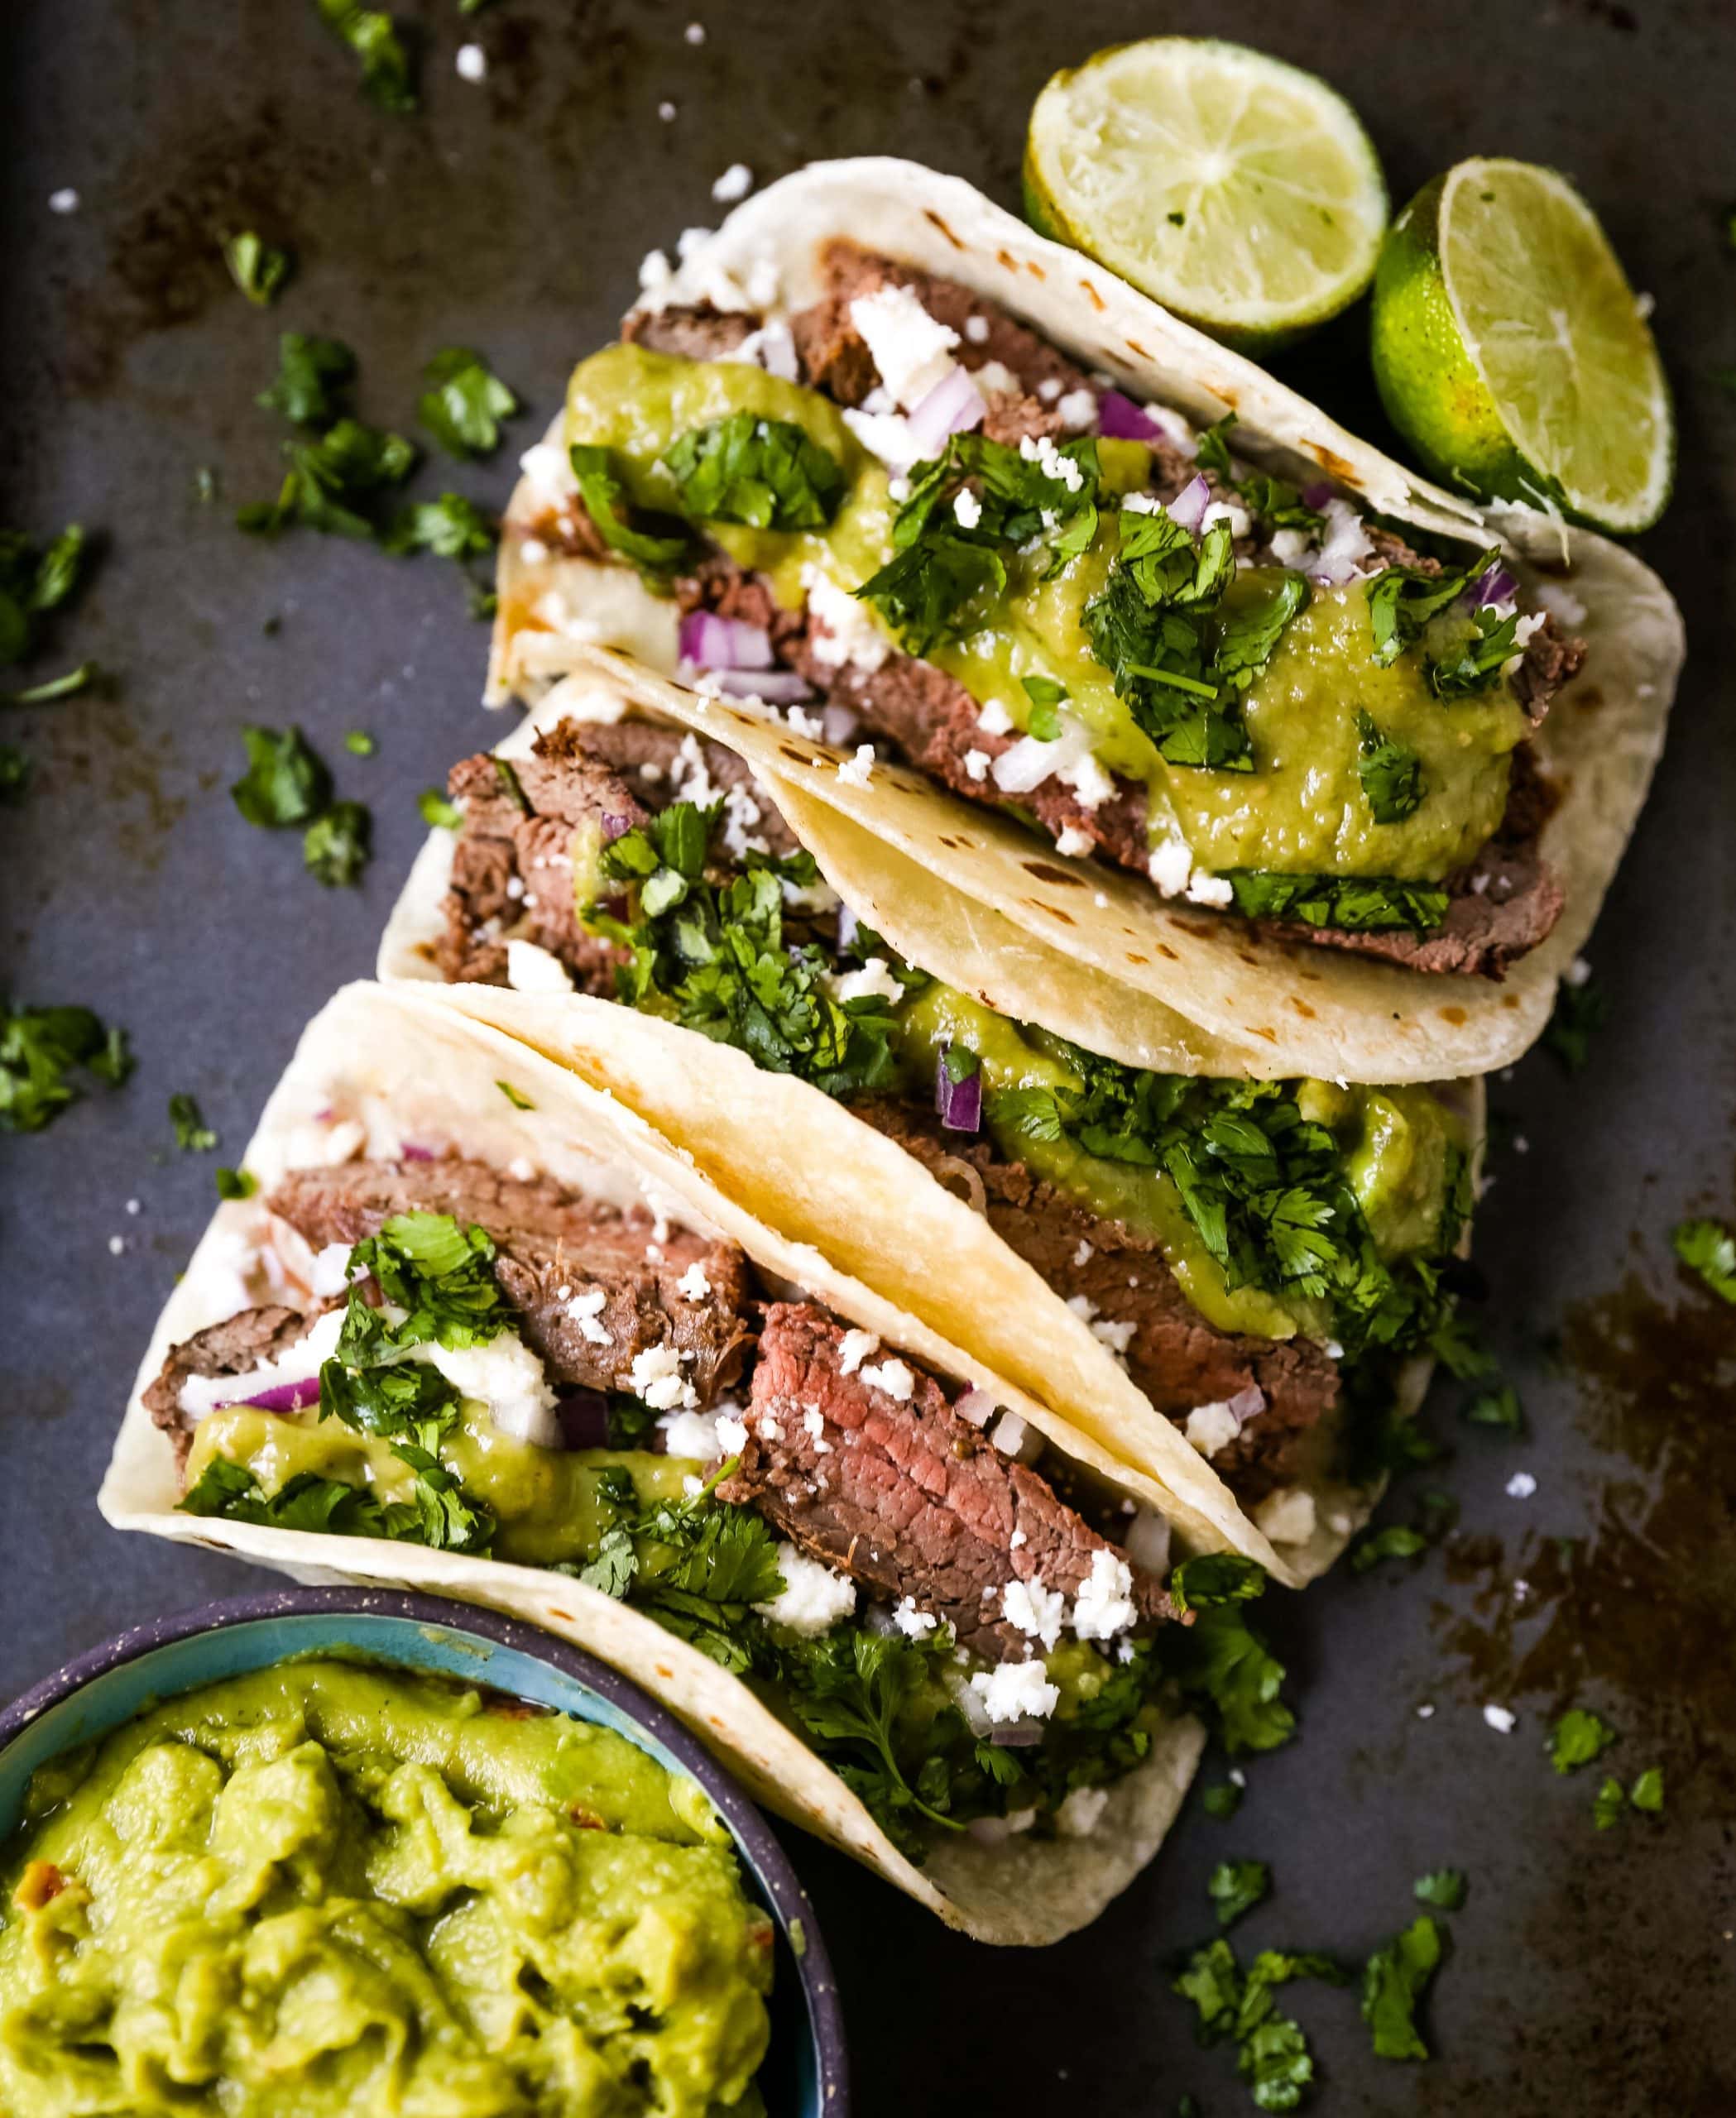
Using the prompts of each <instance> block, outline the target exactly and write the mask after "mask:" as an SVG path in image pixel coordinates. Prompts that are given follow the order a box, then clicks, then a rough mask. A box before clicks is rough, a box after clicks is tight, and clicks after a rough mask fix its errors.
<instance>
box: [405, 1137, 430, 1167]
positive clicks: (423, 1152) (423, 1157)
mask: <svg viewBox="0 0 1736 2118" xmlns="http://www.w3.org/2000/svg"><path fill="white" fill-rule="evenodd" d="M398 1157H399V1159H400V1161H402V1162H432V1161H433V1160H434V1149H433V1148H420V1147H418V1146H417V1145H416V1143H415V1141H414V1140H406V1141H405V1143H404V1144H403V1146H402V1147H400V1148H399V1150H398Z"/></svg>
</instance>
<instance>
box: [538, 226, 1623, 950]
mask: <svg viewBox="0 0 1736 2118" xmlns="http://www.w3.org/2000/svg"><path fill="white" fill-rule="evenodd" d="M820 262H821V267H822V276H823V279H824V281H825V285H826V289H827V291H826V292H825V294H824V295H823V297H822V299H820V300H819V301H818V302H817V303H816V304H813V305H812V306H810V307H809V308H808V309H802V310H798V311H797V312H795V313H794V314H790V315H788V316H787V317H780V316H778V315H776V314H771V313H770V312H767V313H765V314H760V313H755V312H747V311H736V310H724V309H715V308H712V307H710V306H709V305H707V304H700V305H699V306H698V307H688V308H673V307H671V308H664V309H650V310H640V311H635V313H634V314H633V315H631V317H630V318H629V319H628V320H627V324H626V339H625V342H624V343H621V344H619V345H616V346H613V347H609V348H607V349H606V350H605V351H603V352H599V353H597V354H595V355H593V356H592V357H591V358H590V359H588V360H587V361H585V362H583V363H582V364H581V365H580V367H578V370H577V371H576V372H575V373H574V375H573V379H572V381H571V384H570V386H569V388H568V400H567V410H566V418H565V426H564V442H565V444H566V446H565V450H564V453H563V452H562V451H559V450H557V449H554V448H547V447H545V448H541V449H538V450H535V451H533V452H532V453H531V456H530V457H529V458H527V459H526V467H527V472H528V474H529V475H530V477H531V479H532V482H533V484H534V485H535V486H536V488H537V489H538V491H539V492H540V495H541V497H542V500H543V501H544V507H543V511H542V512H541V514H540V515H539V516H538V517H537V518H536V519H535V520H532V521H530V523H529V524H528V525H525V527H524V528H523V529H522V530H521V531H520V534H521V535H522V537H523V539H524V541H525V548H526V549H527V550H528V551H529V552H530V553H533V554H534V553H537V552H540V551H544V550H559V551H564V552H568V553H574V554H583V555H585V556H587V557H589V558H596V559H602V560H607V561H609V562H611V563H616V564H619V565H621V566H624V567H626V566H631V567H635V568H637V569H638V570H639V572H640V575H641V576H642V577H643V578H644V580H645V582H646V583H647V584H648V585H649V586H650V587H652V588H653V589H654V590H655V591H656V592H659V594H662V595H664V596H666V597H673V598H674V599H676V601H678V602H679V606H680V607H681V610H682V611H683V614H684V616H683V624H682V626H681V634H680V640H681V649H682V654H683V667H682V672H681V673H682V674H683V676H684V677H685V678H687V679H688V680H689V681H695V680H698V681H701V682H715V683H718V684H721V685H722V688H725V689H726V690H729V691H732V692H737V693H741V694H746V695H751V696H756V697H760V698H761V699H763V700H765V702H768V703H770V704H771V705H774V706H779V707H784V709H786V710H787V711H788V712H789V714H790V716H791V718H792V720H793V721H794V723H795V725H797V726H798V727H800V728H802V729H803V731H804V732H808V733H813V734H818V733H820V732H822V730H823V731H824V733H825V734H826V736H827V738H828V739H829V740H833V741H835V742H839V743H843V744H849V745H856V744H858V742H859V741H860V742H861V743H862V744H866V745H870V747H868V748H866V749H859V752H858V755H859V760H860V763H861V767H862V769H870V768H871V763H872V759H873V756H874V750H873V748H872V747H871V746H872V745H881V746H882V747H884V748H885V750H889V751H890V753H891V754H893V755H895V756H898V757H899V758H901V759H903V760H905V761H907V762H909V764H913V765H914V766H915V767H917V768H918V769H920V770H922V771H923V772H925V773H926V774H929V775H930V776H931V777H933V779H936V780H938V781H939V782H940V783H942V785H944V786H945V787H946V788H948V789H950V790H951V792H952V793H955V794H957V795H958V796H961V797H962V798H964V799H966V800H967V801H971V802H975V803H989V804H993V805H995V806H996V807H1001V808H1003V809H1005V810H1008V811H1009V812H1012V813H1014V815H1016V816H1017V817H1019V818H1021V819H1022V820H1023V821H1024V822H1027V823H1028V824H1029V825H1030V826H1031V827H1033V829H1034V830H1036V831H1040V832H1041V833H1043V835H1044V836H1046V837H1047V838H1048V839H1049V840H1050V841H1053V844H1054V845H1055V846H1056V847H1057V849H1058V850H1059V851H1062V853H1064V854H1068V855H1078V856H1082V857H1089V858H1092V859H1096V860H1105V861H1110V862H1113V863H1115V864H1116V865H1119V866H1120V867H1123V868H1126V869H1129V870H1133V871H1134V872H1136V873H1137V874H1139V875H1142V876H1147V877H1149V879H1151V881H1152V882H1153V884H1154V886H1155V887H1156V888H1157V889H1158V890H1159V891H1160V892H1161V893H1162V894H1163V895H1164V896H1166V897H1170V898H1186V899H1187V900H1188V901H1189V902H1191V903H1194V904H1197V905H1201V906H1204V907H1206V908H1216V909H1217V910H1220V911H1222V912H1225V913H1229V914H1231V915H1235V916H1240V917H1241V918H1246V919H1249V920H1252V921H1254V922H1256V923H1257V924H1258V925H1259V926H1260V927H1262V928H1263V929H1264V930H1267V931H1269V932H1273V933H1278V934H1281V935H1286V936H1291V937H1301V938H1304V939H1307V940H1310V941H1312V942H1321V943H1326V944H1330V945H1331V946H1335V947H1339V948H1349V949H1356V950H1361V951H1369V952H1373V953H1374V954H1376V955H1379V956H1385V957H1388V958H1390V959H1391V960H1393V961H1395V962H1398V963H1401V964H1403V965H1406V966H1409V967H1411V968H1412V969H1416V970H1428V971H1441V972H1477V973H1482V974H1484V975H1489V976H1491V977H1497V978H1499V976H1500V975H1502V973H1503V970H1504V969H1505V967H1506V966H1507V965H1508V963H1510V962H1511V961H1513V959H1515V958H1516V957H1518V956H1521V955H1522V954H1523V953H1524V952H1525V951H1527V950H1528V949H1530V948H1532V947H1533V946H1535V945H1536V944H1537V942H1539V941H1541V940H1542V938H1543V937H1544V936H1545V935H1546V934H1547V933H1548V932H1549V931H1550V929H1551V927H1552V926H1553V925H1554V923H1555V922H1556V919H1557V918H1559V916H1560V913H1561V908H1562V902H1563V899H1562V894H1561V889H1560V886H1559V884H1557V882H1556V879H1555V877H1554V876H1553V875H1552V874H1551V872H1550V870H1549V869H1548V867H1547V865H1546V864H1545V863H1544V862H1543V861H1542V859H1541V857H1540V855H1539V853H1538V835H1539V832H1540V831H1541V828H1542V824H1543V822H1545V821H1546V819H1547V815H1548V813H1549V810H1550V807H1551V803H1552V795H1551V792H1550V790H1549V788H1548V787H1547V783H1545V782H1544V781H1543V779H1542V776H1541V774H1540V773H1539V772H1538V770H1537V766H1536V762H1535V759H1534V755H1533V753H1532V748H1531V745H1530V739H1531V737H1532V734H1533V732H1534V731H1535V730H1536V729H1537V726H1538V724H1539V723H1540V722H1541V721H1542V718H1543V716H1544V715H1545V713H1546V712H1547V710H1548V707H1549V704H1550V702H1551V698H1552V697H1554V696H1555V694H1556V692H1557V691H1559V689H1560V688H1561V686H1562V685H1563V684H1564V683H1566V682H1567V681H1568V680H1569V679H1570V678H1572V677H1573V676H1574V675H1575V673H1577V671H1578V669H1579V668H1580V664H1581V662H1582V660H1583V658H1584V649H1583V646H1582V645H1581V644H1580V642H1579V641H1577V640H1574V639H1571V638H1570V637H1567V636H1566V635H1564V634H1563V633H1562V631H1561V630H1560V628H1559V627H1558V625H1557V624H1556V620H1555V618H1554V617H1553V616H1551V614H1550V613H1549V612H1548V611H1543V610H1540V609H1535V608H1532V607H1529V606H1527V601H1526V599H1525V598H1524V597H1523V596H1522V593H1521V592H1520V590H1519V587H1518V583H1517V582H1515V579H1514V577H1513V575H1512V574H1511V573H1509V572H1508V570H1507V568H1506V567H1505V566H1504V564H1503V562H1502V559H1501V555H1500V553H1499V551H1497V550H1493V549H1492V550H1489V551H1486V552H1484V553H1480V554H1477V555H1474V556H1469V557H1467V556H1466V555H1465V553H1462V552H1461V553H1460V554H1459V555H1458V556H1457V557H1456V558H1450V559H1442V558H1437V557H1435V556H1433V555H1431V554H1427V553H1421V552H1418V551H1417V550H1414V549H1412V547H1411V546H1410V545H1408V544H1407V543H1406V542H1405V541H1404V540H1403V538H1401V537H1400V536H1398V534H1395V533H1394V532H1393V530H1389V529H1388V528H1385V527H1384V526H1383V525H1380V524H1379V523H1378V522H1375V521H1372V520H1364V518H1363V517H1362V516H1361V515H1359V514H1358V512H1357V511H1356V510H1355V508H1354V507H1353V506H1352V505H1351V504H1350V501H1348V500H1346V499H1345V498H1344V497H1343V496H1340V495H1339V494H1338V493H1336V491H1333V490H1332V489H1331V488H1330V487H1329V486H1325V485H1320V486H1307V487H1306V488H1304V489H1302V490H1298V489H1297V488H1296V487H1295V486H1291V485H1288V484H1287V483H1286V482H1284V481H1283V480H1282V479H1280V478H1278V477H1273V476H1272V475H1270V474H1269V473H1268V472H1263V471H1260V470H1259V469H1257V468H1255V467H1251V466H1249V464H1247V463H1245V462H1243V461H1241V460H1240V458H1238V457H1237V456H1236V455H1235V453H1233V450H1232V447H1231V443H1232V442H1233V439H1234V434H1233V422H1232V421H1228V420H1226V421H1225V422H1223V423H1221V424H1220V426H1218V427H1216V428H1212V429H1208V430H1206V432H1205V433H1203V434H1196V433H1195V432H1194V431H1193V430H1192V429H1191V428H1190V427H1189V426H1188V425H1187V423H1186V422H1185V421H1183V420H1182V419H1181V418H1180V417H1179V416H1178V415H1177V414H1175V413H1174V412H1173V411H1171V410H1168V409H1165V408H1162V407H1157V406H1151V407H1142V406H1139V405H1134V403H1132V402H1131V401H1130V400H1129V399H1127V398H1125V397H1124V396H1122V395H1120V394H1119V393H1117V392H1115V391H1111V390H1105V389H1103V388H1102V387H1101V386H1100V385H1099V384H1097V383H1096V382H1094V381H1093V380H1092V378H1091V376H1090V375H1088V374H1087V373H1086V371H1085V370H1084V369H1082V368H1081V367H1078V366H1077V365H1076V364H1075V363H1074V362H1072V361H1071V360H1070V359H1068V358H1067V357H1065V356H1064V355H1062V353H1061V352H1057V350H1056V348H1054V347H1053V346H1050V345H1049V344H1048V343H1046V342H1045V341H1044V340H1043V339H1042V338H1039V337H1038V335H1037V334H1036V333H1034V332H1033V331H1031V330H1029V328H1026V327H1025V326H1024V325H1023V324H1021V323H1018V322H1017V321H1016V320H1015V319H1014V318H1013V317H1011V316H1009V315H1008V314H1005V313H1004V312H1002V311H1000V310H998V309H996V308H995V305H994V304H992V303H990V302H987V301H985V300H984V299H982V298H981V297H979V296H977V295H975V294H974V293H972V292H971V290H969V289H967V288H966V287H964V286H962V285H957V284H956V283H954V282H952V281H949V280H944V279H941V278H938V277H936V276H933V275H931V274H928V273H925V272H922V271H914V270H912V269H909V268H906V267H904V266H900V265H898V264H896V263H894V262H893V261H891V260H890V259H887V258H885V257H881V256H875V255H873V254H871V253H870V252H867V251H866V250H864V249H862V248H861V247H859V246H857V245H856V244H854V243H851V242H846V241H842V240H833V241H832V242H828V243H827V244H826V245H824V246H823V247H822V252H821V253H820ZM543 602H544V603H552V604H562V603H563V599H562V598H561V597H559V595H558V594H555V595H554V596H553V597H546V598H544V599H543ZM510 616H511V618H512V619H514V620H516V621H517V622H519V623H521V624H523V625H527V626H530V627H531V628H535V627H536V626H539V625H544V626H554V627H555V628H556V629H559V627H560V626H561V625H563V623H564V622H566V621H568V618H570V617H572V616H580V617H581V618H582V616H583V614H582V613H570V612H568V611H566V610H565V609H564V606H563V607H561V608H559V609H555V608H547V609H545V608H544V607H543V605H542V603H539V604H538V605H537V606H535V607H533V608H531V609H530V610H527V611H521V612H515V613H511V614H510Z"/></svg>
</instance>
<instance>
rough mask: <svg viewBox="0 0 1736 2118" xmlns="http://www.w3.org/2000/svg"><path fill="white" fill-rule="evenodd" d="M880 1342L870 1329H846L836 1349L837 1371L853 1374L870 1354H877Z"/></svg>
mask: <svg viewBox="0 0 1736 2118" xmlns="http://www.w3.org/2000/svg"><path fill="white" fill-rule="evenodd" d="M879 1351H880V1340H879V1339H877V1338H876V1337H875V1335H874V1333H873V1332H872V1331H846V1333H845V1334H844V1342H843V1344H842V1345H841V1346H840V1347H839V1349H838V1372H839V1373H840V1374H841V1375H854V1374H855V1373H856V1370H857V1369H858V1368H860V1367H861V1364H862V1363H863V1362H864V1361H865V1360H866V1359H867V1358H868V1356H869V1354H877V1353H878V1352H879Z"/></svg>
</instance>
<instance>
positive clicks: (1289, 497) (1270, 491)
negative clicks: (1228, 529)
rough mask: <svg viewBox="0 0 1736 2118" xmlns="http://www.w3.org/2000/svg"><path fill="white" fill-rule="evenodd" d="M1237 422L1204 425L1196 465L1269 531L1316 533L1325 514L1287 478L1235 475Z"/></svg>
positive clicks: (1230, 418) (1227, 418)
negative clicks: (1232, 440)
mask: <svg viewBox="0 0 1736 2118" xmlns="http://www.w3.org/2000/svg"><path fill="white" fill-rule="evenodd" d="M1170 218H1171V219H1172V220H1173V221H1175V223H1176V224H1177V227H1179V226H1180V225H1181V217H1180V215H1179V214H1172V215H1171V216H1170ZM1236 423H1237V421H1236V414H1235V413H1234V412H1226V413H1225V415H1224V417H1223V418H1222V419H1219V420H1217V421H1216V423H1215V424H1213V425H1211V426H1209V427H1207V428H1206V430H1205V432H1204V433H1203V434H1201V436H1200V446H1199V455H1198V458H1197V463H1198V467H1199V468H1200V469H1201V471H1208V472H1211V474H1212V475H1213V476H1214V477H1216V479H1217V481H1218V483H1219V484H1220V486H1224V487H1225V489H1226V490H1227V491H1230V492H1232V493H1235V495H1236V496H1238V497H1239V498H1240V501H1242V504H1243V505H1244V507H1246V509H1247V510H1248V512H1249V514H1250V515H1254V516H1255V517H1256V518H1257V519H1258V520H1260V521H1262V522H1264V524H1265V525H1266V527H1267V529H1268V531H1270V530H1300V531H1302V534H1304V535H1305V536H1313V535H1314V534H1316V533H1317V532H1318V531H1319V530H1321V527H1322V526H1323V525H1324V523H1325V520H1326V518H1325V516H1324V515H1321V512H1320V510H1318V509H1317V508H1312V507H1309V506H1306V505H1305V504H1304V502H1303V501H1302V495H1301V494H1300V493H1299V492H1298V491H1297V488H1296V487H1295V486H1292V485H1291V484H1289V483H1288V481H1286V480H1285V479H1283V478H1274V477H1272V476H1270V474H1269V473H1268V472H1264V471H1259V472H1251V473H1250V474H1249V476H1248V477H1245V478H1239V477H1237V476H1236V474H1235V462H1234V461H1233V459H1232V458H1231V457H1230V446H1229V443H1228V442H1227V440H1226V439H1225V436H1226V435H1227V434H1229V432H1230V429H1231V428H1232V427H1233V426H1235V424H1236Z"/></svg>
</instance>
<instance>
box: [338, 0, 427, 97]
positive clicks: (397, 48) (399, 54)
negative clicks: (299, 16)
mask: <svg viewBox="0 0 1736 2118" xmlns="http://www.w3.org/2000/svg"><path fill="white" fill-rule="evenodd" d="M314 7H316V8H317V9H318V10H319V19H320V21H321V22H324V24H325V26H326V27H327V28H328V30H329V31H331V32H332V34H333V36H335V37H336V38H338V41H340V42H341V43H343V44H347V45H348V46H349V48H350V50H352V52H353V53H354V54H355V55H356V57H357V60H360V62H361V65H362V93H363V94H364V95H366V96H367V98H368V99H369V100H370V101H371V102H372V103H375V104H376V105H377V106H378V107H379V108H380V109H381V110H387V111H391V112H392V113H395V114H396V115H399V116H402V115H403V114H404V113H406V112H409V111H413V110H414V109H415V108H416V84H415V74H414V73H413V72H412V70H411V67H410V53H409V52H408V50H406V49H405V44H404V40H403V39H402V37H400V36H399V34H398V31H397V29H396V26H394V24H393V22H392V18H391V16H390V15H387V14H383V13H381V12H380V10H379V9H377V8H375V7H362V6H361V5H360V4H359V0H314Z"/></svg>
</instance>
